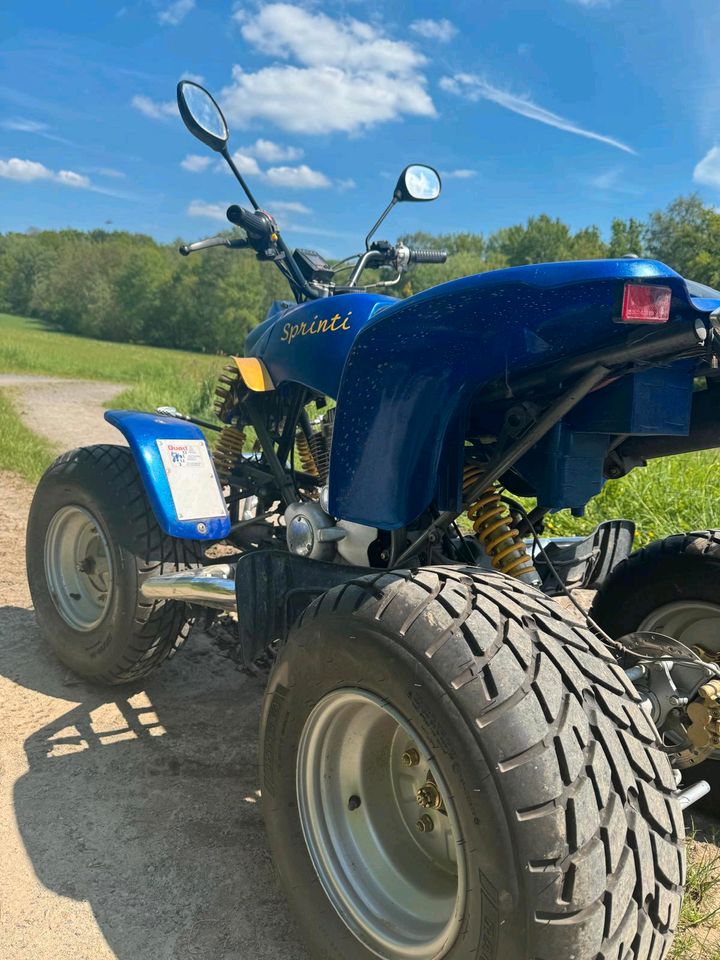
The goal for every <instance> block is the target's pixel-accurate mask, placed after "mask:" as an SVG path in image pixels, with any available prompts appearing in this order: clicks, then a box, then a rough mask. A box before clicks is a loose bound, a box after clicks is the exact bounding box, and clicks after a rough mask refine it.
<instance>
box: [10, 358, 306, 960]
mask: <svg viewBox="0 0 720 960" xmlns="http://www.w3.org/2000/svg"><path fill="white" fill-rule="evenodd" d="M23 380H24V381H25V382H23V383H19V382H18V380H17V378H15V382H14V383H12V384H10V383H9V382H8V377H2V380H1V381H0V385H2V386H3V388H7V387H12V389H13V390H22V394H21V395H20V396H21V397H22V400H21V403H20V408H21V409H24V410H26V411H27V417H26V422H27V423H28V425H29V426H31V427H32V428H33V429H37V431H38V432H39V433H44V434H45V435H46V436H48V437H49V439H51V440H52V441H53V442H54V443H56V444H57V446H58V448H65V449H66V448H69V447H72V446H76V445H79V444H81V443H88V442H95V443H97V442H103V441H110V442H118V438H119V437H120V435H119V434H118V433H117V431H115V430H114V429H113V428H111V427H109V425H107V424H105V423H104V421H103V420H102V407H101V403H102V402H103V401H107V400H108V399H109V398H110V397H111V396H112V393H113V391H117V390H118V389H119V388H117V387H114V386H113V385H112V384H97V383H90V384H79V383H73V384H70V383H68V381H62V382H50V381H46V380H39V379H38V378H23ZM34 408H37V409H38V410H42V411H43V413H42V418H43V419H42V422H40V420H39V419H38V418H37V417H36V416H34V415H33V409H34ZM0 490H1V491H2V508H0V515H1V516H2V523H0V558H2V562H1V563H0V957H2V960H106V958H116V960H307V954H306V953H305V951H304V950H303V949H302V947H301V946H299V944H298V941H297V938H296V934H295V931H294V928H293V924H292V921H291V920H290V918H289V916H288V913H287V910H286V907H285V903H284V900H283V899H282V897H281V896H280V894H279V892H278V890H277V888H276V886H275V881H274V877H273V872H272V865H271V862H270V856H269V853H268V849H267V842H266V839H265V832H264V827H263V823H262V818H261V814H260V808H259V798H258V794H257V776H256V764H257V729H258V717H259V708H260V700H261V693H262V691H261V686H260V684H259V683H258V682H254V681H251V680H249V679H248V678H246V677H244V676H242V675H241V674H239V673H237V672H236V671H235V670H234V669H233V668H232V667H231V665H230V664H229V663H228V662H227V661H226V660H223V659H222V658H221V657H220V656H219V655H218V654H217V652H216V650H215V648H214V647H213V646H212V645H211V644H210V643H209V641H208V640H207V638H205V637H204V636H202V635H197V636H195V637H192V638H191V639H190V641H189V642H188V644H186V646H185V648H184V649H183V651H182V653H181V654H180V655H179V656H177V657H175V658H174V659H173V660H172V661H170V662H168V663H166V664H165V665H163V667H162V668H161V669H160V670H159V671H158V672H157V674H155V676H154V677H153V678H151V679H150V680H147V681H145V682H144V683H142V684H137V685H135V686H133V687H123V688H115V689H112V690H101V689H97V688H93V687H91V686H89V685H86V684H84V683H82V682H79V681H78V680H77V679H76V678H75V677H73V676H72V674H70V673H68V672H67V671H65V670H64V668H62V667H61V666H60V665H59V664H58V662H57V661H56V660H55V659H54V657H53V656H52V655H51V654H50V653H49V651H48V650H47V649H46V647H45V645H44V643H43V642H42V641H41V638H40V636H39V633H38V630H37V628H36V626H35V622H34V618H33V613H32V609H31V604H30V597H29V593H28V589H27V584H26V582H25V559H24V542H25V521H26V517H27V513H28V509H29V506H30V500H31V496H32V490H31V488H30V487H29V486H27V485H26V484H24V483H23V482H21V481H19V480H17V479H16V478H15V477H13V476H12V475H10V474H3V473H0Z"/></svg>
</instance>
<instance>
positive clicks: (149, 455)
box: [105, 410, 230, 540]
mask: <svg viewBox="0 0 720 960" xmlns="http://www.w3.org/2000/svg"><path fill="white" fill-rule="evenodd" d="M105 419H106V420H107V421H108V423H111V424H112V425H113V426H114V427H117V429H118V430H119V431H120V433H122V435H123V436H124V437H125V439H126V440H127V442H128V444H129V446H130V450H131V451H132V453H133V456H134V457H135V462H136V463H137V465H138V470H139V472H140V477H141V479H142V482H143V484H144V486H145V491H146V493H147V495H148V499H149V500H150V506H151V507H152V509H153V513H154V514H155V517H156V519H157V522H158V523H159V524H160V527H161V528H162V529H163V530H164V531H165V533H167V534H169V536H171V537H179V538H181V539H185V540H222V539H223V538H224V537H226V536H227V535H228V533H229V532H230V517H229V515H228V513H227V510H225V516H223V517H207V518H204V519H198V520H180V519H179V518H178V515H177V512H176V510H175V504H174V503H173V498H172V493H171V492H170V484H169V483H168V479H167V476H166V475H165V468H164V467H163V463H162V460H161V458H160V451H159V450H158V446H157V443H156V441H157V440H202V441H203V442H205V437H204V436H203V434H202V432H201V430H200V429H199V428H198V427H196V426H195V425H194V424H192V423H186V422H185V421H183V420H176V419H174V418H173V417H160V416H158V415H156V414H152V413H137V412H136V411H134V410H107V411H106V412H105ZM216 480H217V476H216ZM219 485H220V482H219V481H218V486H219ZM198 523H204V524H205V527H206V530H205V532H204V533H201V532H200V531H198V528H197V527H198Z"/></svg>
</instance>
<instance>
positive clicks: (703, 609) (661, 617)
mask: <svg viewBox="0 0 720 960" xmlns="http://www.w3.org/2000/svg"><path fill="white" fill-rule="evenodd" d="M642 630H654V631H655V632H656V633H663V634H665V636H666V637H672V638H673V640H679V641H680V642H681V643H684V644H685V646H686V647H690V649H691V650H692V649H696V648H697V647H702V649H703V650H704V651H708V652H710V653H711V654H717V653H719V652H720V604H716V603H708V602H707V601H705V600H675V601H673V602H672V603H666V604H665V605H664V606H662V607H658V608H657V610H653V612H652V613H650V614H648V616H647V617H645V619H644V620H643V622H642V623H641V624H640V626H639V627H638V631H642ZM710 759H712V760H714V761H717V760H720V750H714V751H713V752H712V753H711V754H710Z"/></svg>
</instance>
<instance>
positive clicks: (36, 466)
mask: <svg viewBox="0 0 720 960" xmlns="http://www.w3.org/2000/svg"><path fill="white" fill-rule="evenodd" d="M55 455H56V454H55V451H54V450H53V448H52V447H51V446H50V444H49V443H47V441H45V440H43V439H42V438H41V437H38V436H37V435H36V434H34V433H33V432H32V431H31V430H28V428H27V427H26V426H25V425H24V424H23V422H22V420H21V419H20V416H19V414H18V412H17V410H16V409H15V407H14V405H13V403H12V401H11V400H10V399H9V398H8V397H6V396H5V395H4V394H3V393H2V391H0V470H12V471H13V472H14V473H17V474H19V475H20V476H21V477H24V478H25V479H26V480H28V481H29V482H30V483H37V481H38V480H39V479H40V477H41V476H42V474H43V471H44V470H45V467H47V465H48V464H49V463H50V462H51V461H52V460H53V459H54V457H55Z"/></svg>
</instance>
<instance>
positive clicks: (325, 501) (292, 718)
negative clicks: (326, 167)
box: [27, 81, 720, 960]
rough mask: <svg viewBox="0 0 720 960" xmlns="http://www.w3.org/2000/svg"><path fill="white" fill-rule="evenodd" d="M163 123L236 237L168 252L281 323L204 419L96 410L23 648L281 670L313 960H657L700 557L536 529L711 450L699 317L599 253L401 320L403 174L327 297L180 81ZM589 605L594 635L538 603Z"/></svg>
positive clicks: (708, 614) (692, 712)
mask: <svg viewBox="0 0 720 960" xmlns="http://www.w3.org/2000/svg"><path fill="white" fill-rule="evenodd" d="M178 103H179V108H180V113H181V116H182V118H183V120H184V122H185V124H186V126H187V127H188V128H189V130H190V131H191V133H193V134H194V135H195V136H196V137H198V138H199V139H200V140H201V141H203V142H204V143H205V144H206V145H208V146H209V147H211V148H212V149H214V150H216V151H218V152H219V153H220V154H221V155H222V156H223V157H224V158H225V160H226V161H227V162H228V163H229V165H230V167H231V168H232V169H233V172H234V173H235V175H236V177H237V179H238V180H239V182H240V184H241V185H242V187H243V189H244V191H245V193H246V195H247V197H248V199H249V202H250V203H251V204H252V207H253V210H252V211H249V210H247V209H242V208H241V207H239V206H231V207H230V208H229V210H228V212H227V213H228V218H229V220H230V221H231V222H232V223H233V224H235V225H237V226H238V227H240V228H242V234H240V233H238V234H236V235H234V237H233V238H228V237H227V236H226V237H218V238H214V239H209V240H202V241H200V242H198V243H193V244H189V245H187V246H184V247H182V248H181V250H180V252H181V253H183V254H185V255H188V254H189V253H191V252H192V251H195V250H199V249H202V248H205V247H210V246H225V247H230V248H248V247H249V248H251V249H252V250H254V251H255V252H256V254H257V256H258V258H259V259H260V260H266V261H272V262H273V263H275V264H276V265H277V267H278V269H279V270H280V271H281V272H282V274H283V275H284V277H285V278H286V280H287V282H288V285H289V287H290V290H291V291H292V294H293V298H294V302H276V303H275V304H274V305H273V306H272V308H271V310H270V312H269V314H268V316H267V318H266V319H265V320H264V321H263V322H262V323H260V324H259V326H257V327H256V328H255V329H254V330H253V331H252V332H251V333H250V335H249V336H248V338H247V341H246V343H245V349H244V353H243V356H239V357H233V358H231V361H230V363H229V365H228V366H227V368H226V372H225V373H224V374H223V375H222V376H221V377H220V382H219V385H218V388H217V400H216V411H217V418H218V422H217V423H215V424H209V423H203V422H199V421H197V420H193V419H192V418H190V417H187V416H183V415H181V414H179V413H178V412H177V411H175V410H174V409H173V408H161V409H160V410H159V411H158V413H157V414H150V413H138V412H132V411H119V410H114V411H109V412H108V413H107V414H106V418H107V420H109V422H110V423H112V424H114V425H115V426H116V427H117V429H118V430H119V431H120V433H121V434H122V435H123V437H124V438H125V441H126V443H127V445H118V446H109V445H100V446H91V447H84V448H81V449H79V450H73V451H71V452H69V453H66V454H64V455H63V456H61V457H60V458H59V459H58V460H57V461H56V462H55V463H54V464H53V465H52V466H51V467H50V468H49V469H48V471H47V473H46V474H45V476H44V477H43V478H42V480H41V482H40V484H39V487H38V490H37V493H36V495H35V498H34V501H33V505H32V510H31V514H30V520H29V528H28V541H27V557H28V576H29V581H30V586H31V590H32V596H33V601H34V604H35V609H36V611H37V617H38V620H39V623H40V625H41V628H42V630H43V632H44V634H45V635H46V636H47V639H48V640H49V642H50V644H51V645H52V647H53V648H54V649H55V651H56V652H57V654H58V656H59V657H60V659H61V660H62V661H63V662H64V663H65V664H66V665H68V666H69V667H71V668H72V669H73V670H74V671H76V672H77V673H78V674H80V675H81V676H83V677H85V678H88V679H91V680H95V681H98V682H102V683H110V684H119V683H127V682H130V681H135V680H137V679H138V678H141V677H144V676H146V675H147V674H148V673H150V671H151V670H153V669H154V668H155V667H157V666H158V665H159V664H160V663H161V662H162V661H163V660H165V659H166V658H167V657H168V656H169V655H170V654H172V653H173V652H174V651H175V650H176V649H177V647H178V646H179V645H180V644H181V643H182V641H183V640H184V639H185V637H186V635H187V633H188V631H189V629H190V625H191V624H192V623H193V622H196V621H200V622H201V623H203V624H204V626H205V627H206V628H207V627H208V626H209V625H211V626H213V628H214V629H215V630H216V631H218V635H219V636H221V637H223V638H224V642H225V643H226V644H227V645H228V648H229V649H230V650H231V655H232V656H233V657H234V658H235V659H236V660H237V662H238V663H240V664H242V665H243V666H244V667H246V668H247V669H248V670H250V671H253V670H257V669H258V664H263V663H267V662H268V661H269V660H271V659H272V660H273V661H274V662H273V664H272V669H271V672H270V676H269V681H268V684H267V690H266V693H265V699H264V705H263V710H262V724H261V759H260V779H261V787H262V802H263V809H264V816H265V819H266V823H267V830H268V834H269V839H270V844H271V847H272V851H273V856H274V861H275V865H276V868H277V872H278V875H279V879H280V882H281V885H282V887H283V889H284V891H285V893H286V895H287V899H288V901H289V903H290V905H291V907H292V909H293V911H294V914H295V916H296V917H297V921H298V924H299V927H300V929H301V931H302V932H303V934H304V936H305V939H306V941H307V944H308V949H309V953H310V955H311V956H312V957H316V958H323V960H325V958H328V960H329V958H333V960H334V958H342V960H369V958H371V957H381V958H383V960H440V958H448V960H450V958H452V960H457V958H461V957H462V958H475V960H494V958H497V960H530V958H533V960H555V958H559V960H566V958H571V957H572V958H574V960H599V958H608V960H610V958H614V960H630V958H632V960H660V958H662V957H664V956H665V955H666V952H667V950H668V949H669V945H670V943H671V941H672V937H673V931H674V929H675V927H676V924H677V922H678V917H679V913H680V906H681V900H682V895H683V882H684V872H685V867H684V851H683V839H684V833H683V818H682V811H683V808H684V807H686V806H688V805H689V804H690V803H691V802H693V801H694V800H697V799H698V798H700V797H701V796H703V795H705V794H707V791H708V784H707V782H706V781H705V780H703V779H700V780H698V779H697V778H698V773H697V771H698V770H700V771H701V772H702V771H704V770H707V771H709V772H710V775H712V771H713V770H714V769H716V768H717V764H716V759H714V758H716V757H717V748H718V746H719V745H720V664H719V662H718V661H719V658H720V589H719V587H720V535H718V534H715V533H712V532H705V533H697V534H691V535H688V536H685V537H672V538H670V539H669V540H668V541H665V542H663V543H660V544H656V545H654V546H653V547H650V548H649V549H647V550H644V551H641V552H640V553H637V554H633V555H632V556H629V553H630V549H631V542H632V536H633V527H632V523H630V522H628V521H611V522H609V523H606V524H602V525H601V526H600V527H598V528H597V530H596V531H595V533H594V534H593V535H592V536H591V537H589V538H587V539H585V540H566V541H553V542H548V541H546V540H543V539H542V537H541V533H542V524H543V517H544V516H545V515H546V514H547V513H548V512H549V511H554V510H558V509H560V508H565V507H569V508H572V509H573V510H575V511H582V509H583V507H584V505H585V504H586V503H587V501H588V500H589V499H590V498H592V497H593V496H594V495H596V494H597V493H598V492H599V491H600V490H601V489H602V487H603V484H604V483H605V481H606V480H607V479H613V478H617V477H620V476H622V475H624V474H626V473H627V472H628V471H629V470H631V469H633V468H634V467H637V466H641V465H643V464H644V463H645V462H646V461H647V460H648V459H649V458H652V457H659V456H664V455H667V454H670V453H676V452H681V451H689V450H697V449H701V448H707V447H714V446H720V426H719V424H720V417H718V409H719V408H718V399H719V398H720V385H719V384H718V380H717V366H718V363H717V356H718V353H719V352H720V351H719V349H718V345H719V342H720V341H719V339H718V331H719V330H720V327H719V326H718V318H719V317H720V292H718V291H715V290H711V289H709V288H707V287H703V286H701V285H699V284H697V283H693V282H690V281H687V280H685V279H683V278H682V277H681V276H679V275H678V274H677V273H675V272H674V271H673V270H671V269H670V268H668V267H667V266H665V265H664V264H662V263H659V262H656V261H652V260H644V259H637V258H631V257H628V258H621V259H616V260H597V261H589V262H580V263H550V264H541V265H537V266H523V267H515V268H511V269H505V270H496V271H492V272H490V273H485V274H482V275H479V276H470V277H465V278H463V279H459V280H455V281H452V282H450V283H444V284H441V285H440V286H437V287H434V288H433V289H430V290H426V291H424V292H423V293H420V294H417V295H415V296H412V297H410V298H408V299H404V300H403V299H397V298H394V297H392V296H389V295H386V294H385V293H383V292H382V291H383V289H390V288H392V285H393V284H395V283H397V282H398V281H399V280H400V278H401V277H402V275H403V272H404V271H405V269H406V268H407V267H408V265H409V264H413V263H441V262H443V261H444V260H445V258H446V255H445V253H442V252H438V251H432V250H413V249H410V248H408V246H406V245H405V244H403V243H397V244H395V245H393V244H391V243H387V242H384V241H373V240H372V237H373V236H374V235H375V231H376V230H377V228H378V227H379V225H380V223H381V222H382V220H383V219H384V218H385V216H386V215H387V214H388V213H389V211H390V210H391V208H392V207H393V206H394V205H395V204H396V203H398V202H402V201H429V200H434V199H435V198H436V197H437V196H438V194H439V193H440V179H439V177H438V175H437V173H436V172H435V171H434V170H433V169H432V168H430V167H427V166H424V165H420V164H414V165H411V166H409V167H407V168H406V169H405V170H404V171H403V173H402V174H401V176H400V179H399V180H398V183H397V186H396V188H395V191H394V194H393V197H392V200H391V202H390V204H389V206H388V207H387V209H386V210H385V211H384V213H383V214H382V216H381V217H380V219H379V220H378V222H377V223H376V224H375V227H374V228H373V229H372V230H371V232H370V234H369V235H368V237H367V239H366V242H365V249H364V250H363V251H362V253H360V254H358V255H356V256H355V257H352V258H348V260H347V261H345V262H343V263H341V264H336V265H334V266H331V265H329V264H328V263H327V262H326V261H325V259H323V257H322V256H321V255H320V254H318V253H317V252H314V251H312V250H302V249H298V250H293V251H291V250H290V249H289V248H288V246H287V245H286V243H285V241H284V239H283V238H282V236H281V234H280V231H279V229H278V226H277V224H276V222H275V220H274V219H273V217H272V216H270V215H269V214H268V213H265V212H264V211H263V210H261V209H260V207H259V205H258V203H257V202H256V200H255V198H254V196H253V194H252V193H251V191H250V189H249V188H248V187H247V185H246V184H245V182H244V181H243V178H242V177H241V176H240V174H239V172H238V171H237V169H236V167H235V165H234V163H233V161H232V158H231V155H230V153H229V151H228V146H227V144H228V130H227V125H226V123H225V120H224V118H223V116H222V113H221V111H220V109H219V108H218V106H217V104H216V103H215V101H214V100H213V98H212V97H211V96H210V95H209V94H208V93H207V92H206V91H205V90H204V89H203V88H202V87H200V86H198V85H196V84H194V83H191V82H189V81H183V82H182V83H180V85H179V87H178ZM240 237H242V238H241V239H240ZM370 268H372V269H373V271H374V272H373V273H369V274H368V273H366V274H365V277H366V279H367V283H365V284H363V274H364V272H365V271H366V270H368V269H370ZM343 271H344V272H343ZM378 278H380V279H378ZM371 288H373V290H374V292H371ZM378 290H379V292H378ZM201 427H202V428H204V429H205V430H212V431H216V432H217V434H216V443H215V444H214V445H213V447H212V451H210V449H209V447H208V445H207V443H206V440H205V435H204V433H203V431H202V430H201ZM528 497H529V498H534V500H535V501H536V502H537V506H536V507H535V508H533V509H532V510H530V511H529V512H528V511H526V510H525V509H524V508H523V506H522V505H521V502H519V501H518V500H517V499H515V498H519V500H520V501H522V502H527V501H524V500H523V498H528ZM668 509H669V510H671V509H672V498H671V494H670V493H669V494H668ZM463 514H467V516H468V517H469V519H470V524H467V523H465V524H464V526H461V525H460V524H459V523H458V520H459V519H460V518H461V516H462V515H463ZM471 530H472V532H470V531H471ZM219 545H222V549H220V547H219ZM213 555H214V556H213ZM598 587H599V590H598V592H597V594H596V596H597V599H596V600H595V605H594V608H593V611H592V617H593V619H592V620H588V621H582V622H581V620H580V619H579V618H578V616H577V615H576V614H570V613H568V612H567V609H566V607H564V606H563V605H561V604H560V603H558V601H557V600H556V599H553V597H554V596H556V595H558V594H560V593H562V592H564V591H565V592H567V591H570V590H572V589H574V588H587V589H595V588H598ZM693 780H695V781H696V782H693Z"/></svg>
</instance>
